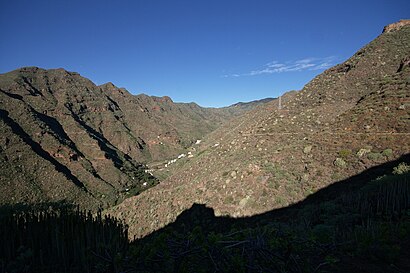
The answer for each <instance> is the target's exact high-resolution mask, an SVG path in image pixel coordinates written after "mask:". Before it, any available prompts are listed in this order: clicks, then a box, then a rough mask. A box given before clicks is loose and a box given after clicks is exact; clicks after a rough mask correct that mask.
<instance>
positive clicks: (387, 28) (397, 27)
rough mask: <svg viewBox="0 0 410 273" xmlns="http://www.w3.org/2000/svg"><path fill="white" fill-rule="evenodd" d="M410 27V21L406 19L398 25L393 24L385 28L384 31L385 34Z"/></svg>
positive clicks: (397, 23)
mask: <svg viewBox="0 0 410 273" xmlns="http://www.w3.org/2000/svg"><path fill="white" fill-rule="evenodd" d="M407 25H410V20H409V19H405V20H400V21H398V22H396V23H393V24H389V25H387V26H385V27H384V29H383V33H384V32H390V31H395V30H398V29H400V28H402V27H404V26H407Z"/></svg>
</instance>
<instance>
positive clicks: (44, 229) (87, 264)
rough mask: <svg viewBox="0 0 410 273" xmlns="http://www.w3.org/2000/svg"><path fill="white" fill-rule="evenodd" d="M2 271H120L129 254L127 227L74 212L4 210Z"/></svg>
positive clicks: (0, 224) (0, 248)
mask: <svg viewBox="0 0 410 273" xmlns="http://www.w3.org/2000/svg"><path fill="white" fill-rule="evenodd" d="M0 236H1V237H0V241H1V244H0V269H1V272H115V271H117V269H118V268H117V267H119V265H117V264H116V262H117V261H119V260H120V259H122V257H121V255H124V253H126V252H127V248H128V233H127V226H125V225H124V224H122V223H121V222H119V221H117V220H116V219H114V218H111V217H109V216H105V217H103V216H102V215H101V213H100V212H99V213H98V214H97V215H96V216H93V215H92V214H91V212H85V211H81V210H79V209H77V210H73V209H69V208H58V209H52V208H50V209H47V210H29V211H27V210H26V211H20V212H8V213H7V212H5V213H4V212H3V213H2V215H1V219H0Z"/></svg>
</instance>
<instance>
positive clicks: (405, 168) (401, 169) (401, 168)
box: [393, 162, 410, 174]
mask: <svg viewBox="0 0 410 273" xmlns="http://www.w3.org/2000/svg"><path fill="white" fill-rule="evenodd" d="M409 171H410V165H408V164H407V163H406V162H402V163H400V164H399V165H398V166H397V167H394V168H393V174H404V173H408V172H409Z"/></svg>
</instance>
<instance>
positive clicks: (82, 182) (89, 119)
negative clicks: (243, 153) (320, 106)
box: [0, 67, 245, 207]
mask: <svg viewBox="0 0 410 273" xmlns="http://www.w3.org/2000/svg"><path fill="white" fill-rule="evenodd" d="M242 111H245V109H244V108H240V107H239V108H238V107H228V108H223V109H211V108H202V107H199V106H198V105H197V104H194V103H188V104H186V103H174V102H173V101H172V100H171V99H170V98H168V97H162V98H158V97H150V96H147V95H138V96H133V95H131V94H130V93H129V92H128V91H127V90H125V89H123V88H117V87H115V86H114V85H113V84H111V83H107V84H104V85H102V86H96V85H95V84H94V83H92V82H91V81H90V80H88V79H86V78H83V77H81V76H80V75H79V74H78V73H74V72H68V71H65V70H64V69H51V70H44V69H40V68H36V67H27V68H21V69H18V70H15V71H12V72H9V73H6V74H2V75H0V115H1V121H0V135H1V137H0V158H1V164H0V189H1V191H0V192H1V194H0V203H19V202H28V203H34V202H44V201H61V200H67V201H69V202H75V203H79V204H82V205H84V206H86V207H95V206H99V205H110V204H114V203H115V202H116V201H117V200H118V199H121V198H123V197H125V196H130V195H134V194H135V193H138V192H140V191H142V190H145V189H147V188H149V187H150V186H153V185H155V184H156V183H157V182H158V181H157V179H155V178H154V177H152V175H150V174H149V172H147V170H146V168H145V166H144V165H143V164H142V163H144V164H145V163H147V162H152V161H156V160H165V159H167V158H171V157H174V156H176V155H178V153H180V152H182V151H184V150H185V148H186V147H188V146H190V145H191V144H192V143H193V142H195V141H196V140H197V139H198V138H202V137H203V136H204V135H205V134H207V133H209V132H211V131H212V130H214V129H215V128H217V127H218V126H219V125H220V124H222V123H223V122H224V121H226V120H229V119H230V118H232V117H233V116H235V115H239V114H240V113H241V112H242Z"/></svg>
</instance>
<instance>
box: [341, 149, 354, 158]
mask: <svg viewBox="0 0 410 273" xmlns="http://www.w3.org/2000/svg"><path fill="white" fill-rule="evenodd" d="M351 154H352V151H351V150H348V149H343V150H340V151H339V156H340V157H341V158H344V159H346V158H347V157H349V155H351Z"/></svg>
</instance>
